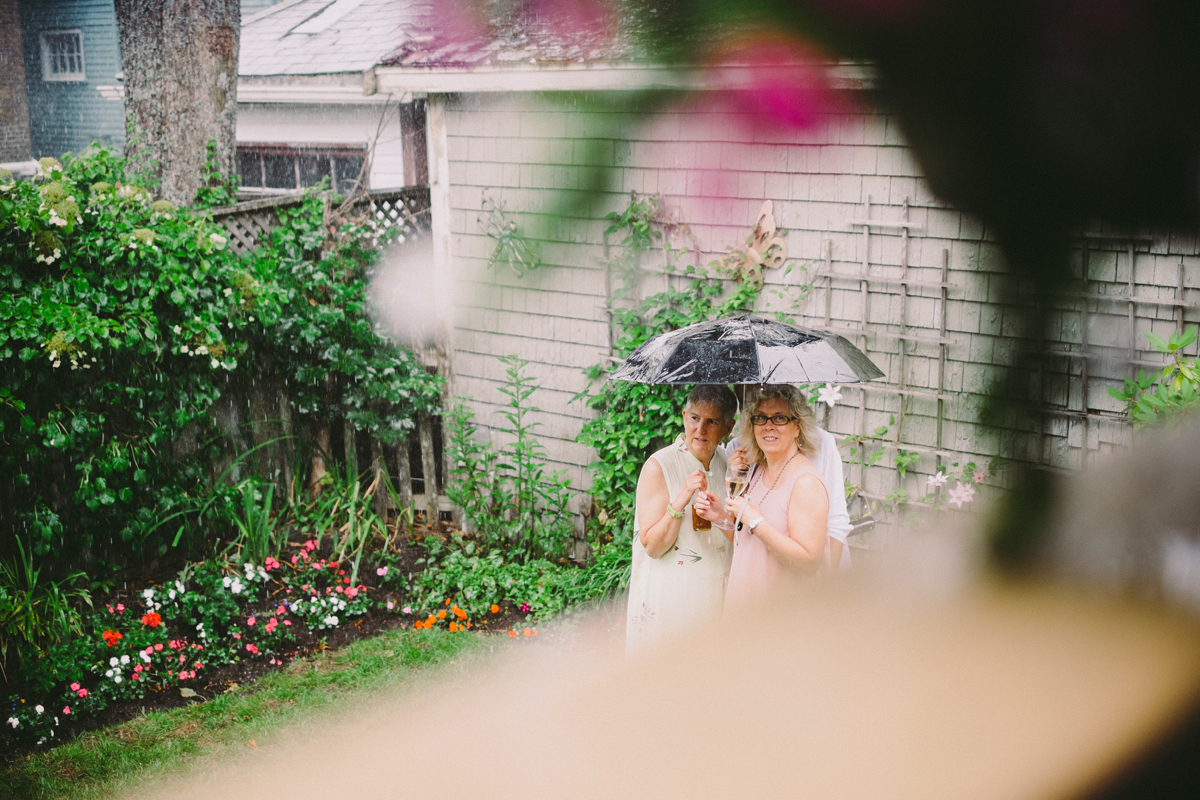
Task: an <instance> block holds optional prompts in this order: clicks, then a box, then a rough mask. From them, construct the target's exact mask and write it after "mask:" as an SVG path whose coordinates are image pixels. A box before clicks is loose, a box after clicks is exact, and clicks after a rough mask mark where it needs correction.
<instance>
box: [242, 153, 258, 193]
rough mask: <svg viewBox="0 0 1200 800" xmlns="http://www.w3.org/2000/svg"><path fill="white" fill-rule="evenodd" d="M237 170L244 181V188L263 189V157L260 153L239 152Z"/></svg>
mask: <svg viewBox="0 0 1200 800" xmlns="http://www.w3.org/2000/svg"><path fill="white" fill-rule="evenodd" d="M237 168H238V177H239V178H241V179H242V186H250V187H253V188H258V189H261V188H262V185H263V179H262V156H260V155H259V154H258V153H247V152H244V151H240V150H239V151H238V154H237Z"/></svg>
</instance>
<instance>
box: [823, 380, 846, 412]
mask: <svg viewBox="0 0 1200 800" xmlns="http://www.w3.org/2000/svg"><path fill="white" fill-rule="evenodd" d="M841 401H842V387H840V386H835V385H833V384H831V383H827V384H825V385H824V386H822V387H821V388H820V389H818V390H817V402H818V403H824V404H825V405H827V406H829V407H830V408H833V407H834V406H836V405H837V404H838V403H840V402H841Z"/></svg>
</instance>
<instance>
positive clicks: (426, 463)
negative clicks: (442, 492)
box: [417, 411, 438, 527]
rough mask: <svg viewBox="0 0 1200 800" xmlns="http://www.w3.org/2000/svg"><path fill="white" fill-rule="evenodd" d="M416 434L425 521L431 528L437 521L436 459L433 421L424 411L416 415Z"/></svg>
mask: <svg viewBox="0 0 1200 800" xmlns="http://www.w3.org/2000/svg"><path fill="white" fill-rule="evenodd" d="M417 434H418V436H420V439H421V472H422V473H423V475H424V479H425V481H424V482H425V489H424V492H425V521H426V522H427V523H428V524H429V525H430V526H431V527H432V526H435V525H436V524H437V521H438V495H437V492H438V487H437V458H435V457H434V454H433V420H432V418H431V417H430V416H429V415H428V414H427V413H425V412H424V411H422V412H420V413H419V414H417Z"/></svg>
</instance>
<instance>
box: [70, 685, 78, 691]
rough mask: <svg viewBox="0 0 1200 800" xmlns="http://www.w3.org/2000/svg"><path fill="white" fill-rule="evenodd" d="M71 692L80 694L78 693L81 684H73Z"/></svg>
mask: <svg viewBox="0 0 1200 800" xmlns="http://www.w3.org/2000/svg"><path fill="white" fill-rule="evenodd" d="M71 691H72V692H78V691H79V684H78V683H72V684H71Z"/></svg>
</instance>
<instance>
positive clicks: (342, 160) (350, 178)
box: [333, 156, 367, 194]
mask: <svg viewBox="0 0 1200 800" xmlns="http://www.w3.org/2000/svg"><path fill="white" fill-rule="evenodd" d="M333 164H334V168H335V169H336V170H337V190H338V191H339V192H341V193H342V194H349V193H350V192H352V191H353V190H354V184H355V183H356V182H357V181H358V173H359V171H360V170H361V169H362V165H363V157H362V156H334V159H333ZM366 177H367V176H366V175H364V176H363V182H364V183H365V182H366Z"/></svg>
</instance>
